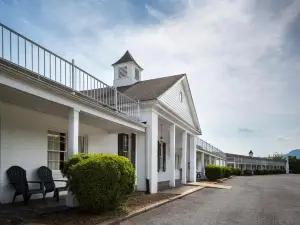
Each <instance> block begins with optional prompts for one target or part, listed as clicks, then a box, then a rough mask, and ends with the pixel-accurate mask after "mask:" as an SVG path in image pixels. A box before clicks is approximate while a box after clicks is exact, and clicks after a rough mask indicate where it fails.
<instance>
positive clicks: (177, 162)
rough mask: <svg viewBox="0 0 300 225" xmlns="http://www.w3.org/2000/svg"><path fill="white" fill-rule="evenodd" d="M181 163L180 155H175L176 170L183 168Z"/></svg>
mask: <svg viewBox="0 0 300 225" xmlns="http://www.w3.org/2000/svg"><path fill="white" fill-rule="evenodd" d="M180 164H181V159H180V155H179V154H176V155H175V169H176V170H179V169H180V168H181V166H180Z"/></svg>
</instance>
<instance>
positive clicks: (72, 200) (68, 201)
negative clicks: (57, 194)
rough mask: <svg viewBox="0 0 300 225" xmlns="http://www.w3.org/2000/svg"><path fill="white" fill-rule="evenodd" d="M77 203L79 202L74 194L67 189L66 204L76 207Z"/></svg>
mask: <svg viewBox="0 0 300 225" xmlns="http://www.w3.org/2000/svg"><path fill="white" fill-rule="evenodd" d="M78 205H79V204H78V201H77V199H76V198H75V196H74V195H73V194H72V193H71V192H70V191H68V194H67V196H66V206H68V207H72V208H74V207H78Z"/></svg>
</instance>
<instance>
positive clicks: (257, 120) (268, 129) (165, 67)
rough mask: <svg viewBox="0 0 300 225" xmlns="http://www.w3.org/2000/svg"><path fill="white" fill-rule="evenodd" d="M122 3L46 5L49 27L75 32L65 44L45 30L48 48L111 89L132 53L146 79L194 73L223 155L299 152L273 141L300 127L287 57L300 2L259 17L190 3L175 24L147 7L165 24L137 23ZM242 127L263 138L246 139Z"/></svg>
mask: <svg viewBox="0 0 300 225" xmlns="http://www.w3.org/2000/svg"><path fill="white" fill-rule="evenodd" d="M169 1H171V0H169ZM50 2H51V3H50ZM121 2H122V3H120V4H118V5H115V6H114V7H111V6H110V7H109V8H107V6H106V5H105V4H104V3H105V2H104V3H99V4H103V5H101V7H99V8H97V9H94V8H93V7H94V5H91V2H88V1H80V2H79V1H76V3H74V2H70V1H69V2H68V3H66V4H60V2H56V1H44V2H43V4H44V5H43V12H44V14H45V16H47V18H48V20H51V22H52V23H54V24H55V25H56V26H59V27H60V29H63V30H67V31H69V32H70V33H69V35H66V36H64V37H61V36H59V35H55V34H51V33H50V32H47V30H43V32H44V33H45V39H44V43H46V44H48V46H51V48H54V49H56V51H57V52H59V53H60V54H63V55H64V56H65V57H67V58H69V59H71V58H75V60H76V62H77V63H78V64H79V65H80V66H81V67H83V68H84V69H86V70H87V71H89V72H91V73H92V74H93V75H95V76H96V77H98V78H100V79H101V80H103V81H105V82H107V83H110V84H111V83H112V79H113V76H112V69H111V68H110V65H111V63H112V62H114V61H116V60H117V59H118V57H120V56H121V55H122V54H123V53H124V52H125V50H127V49H129V50H130V51H131V53H132V55H133V56H134V58H135V59H136V60H137V62H138V63H139V64H141V65H142V67H143V68H144V69H145V70H144V72H143V74H142V76H143V79H149V78H155V77H160V76H168V75H172V74H179V73H187V75H188V79H189V83H190V85H191V89H192V93H193V97H194V102H195V104H196V108H197V111H198V114H199V115H198V117H199V119H200V123H201V127H202V129H203V134H204V136H203V138H204V139H207V140H209V141H210V142H211V143H212V144H213V145H214V146H216V147H218V148H220V149H224V150H226V151H230V152H236V153H242V152H243V151H245V153H246V154H247V152H248V150H249V149H250V148H251V149H253V150H254V151H255V152H256V154H257V155H267V154H271V153H272V152H273V151H279V152H285V151H287V150H286V149H289V148H294V147H299V146H297V144H298V145H299V144H300V143H299V141H298V142H291V143H289V144H287V145H278V143H274V138H273V137H274V135H276V133H279V132H280V133H281V134H282V135H284V136H285V135H286V136H288V134H286V133H288V132H289V130H291V129H296V128H297V129H298V127H299V125H300V124H299V122H298V121H300V105H299V104H298V97H297V96H299V94H300V93H299V90H297V89H296V88H295V89H293V88H292V87H295V84H296V83H298V84H299V82H300V78H299V76H298V72H299V69H300V66H299V64H297V63H295V62H296V59H295V58H294V57H293V56H288V57H287V56H286V55H285V54H286V53H285V49H284V43H285V41H286V40H285V39H286V29H287V27H288V26H289V24H290V22H291V21H293V19H294V18H295V17H296V16H297V14H298V13H299V9H300V7H299V2H300V1H295V2H294V3H293V4H291V5H288V6H287V7H286V8H285V9H284V10H281V11H280V13H277V14H276V15H275V14H274V13H272V12H269V11H266V10H265V12H257V10H255V6H254V4H253V3H254V1H203V2H199V1H189V2H188V4H184V5H185V7H184V8H182V9H181V11H180V12H179V13H178V15H175V16H172V17H167V16H165V15H164V14H163V13H161V12H160V11H159V9H154V8H153V7H152V6H150V5H147V6H146V9H147V10H148V13H149V14H150V15H151V16H153V17H155V18H158V19H159V20H160V23H159V24H141V23H139V21H134V20H133V19H132V18H133V17H132V13H133V12H131V11H129V9H130V5H129V4H130V3H128V2H125V1H124V2H123V1H121ZM173 2H175V1H173V0H172V4H169V7H172V5H173V4H174V5H176V3H173ZM106 3H107V2H106ZM119 13H122V15H123V16H122V19H119V17H118V18H117V19H118V20H116V18H115V16H116V15H115V14H119ZM110 14H111V15H110ZM262 15H263V16H262ZM107 23H109V25H107ZM40 29H42V28H40ZM87 33H88V35H87ZM241 124H251V127H252V128H251V130H253V131H255V130H259V129H262V130H264V134H263V136H261V137H251V139H245V138H246V137H244V138H242V139H241V138H240V137H239V136H238V133H239V132H238V130H239V127H240V126H241ZM240 131H241V130H240ZM244 131H245V132H246V130H244ZM247 132H248V133H249V132H250V129H249V130H247ZM270 151H271V152H270ZM259 153H260V154H259Z"/></svg>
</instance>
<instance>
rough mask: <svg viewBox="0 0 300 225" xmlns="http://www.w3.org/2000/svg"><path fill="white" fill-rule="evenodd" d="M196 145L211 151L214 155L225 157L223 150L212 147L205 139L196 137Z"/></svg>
mask: <svg viewBox="0 0 300 225" xmlns="http://www.w3.org/2000/svg"><path fill="white" fill-rule="evenodd" d="M197 145H198V146H199V147H201V148H202V149H204V150H205V151H208V152H212V153H214V154H216V155H219V156H221V157H223V158H225V157H226V154H225V153H224V152H223V151H221V150H220V149H218V148H216V147H214V146H213V145H211V144H209V143H208V142H206V141H204V140H202V139H200V138H198V139H197Z"/></svg>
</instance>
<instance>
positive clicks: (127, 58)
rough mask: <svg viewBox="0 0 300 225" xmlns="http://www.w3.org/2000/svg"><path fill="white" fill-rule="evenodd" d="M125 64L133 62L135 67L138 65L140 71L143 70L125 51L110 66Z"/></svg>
mask: <svg viewBox="0 0 300 225" xmlns="http://www.w3.org/2000/svg"><path fill="white" fill-rule="evenodd" d="M127 62H134V63H135V64H136V65H138V66H139V67H140V68H141V69H143V68H142V67H141V66H140V65H139V64H138V63H137V62H136V61H135V60H134V58H133V57H132V55H131V54H130V52H129V51H128V50H127V51H126V52H125V54H124V55H123V56H122V57H121V58H120V59H119V60H118V61H117V62H115V63H113V64H112V66H114V65H117V64H121V63H127Z"/></svg>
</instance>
